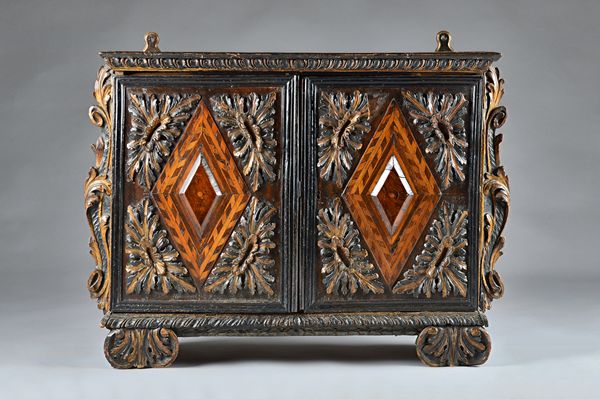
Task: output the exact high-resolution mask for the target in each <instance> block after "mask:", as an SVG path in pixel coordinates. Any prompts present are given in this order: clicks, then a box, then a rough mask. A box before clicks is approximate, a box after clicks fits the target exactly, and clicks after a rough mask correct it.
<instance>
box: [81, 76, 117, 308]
mask: <svg viewBox="0 0 600 399" xmlns="http://www.w3.org/2000/svg"><path fill="white" fill-rule="evenodd" d="M112 78H113V74H112V72H111V71H110V69H108V68H107V67H104V66H103V67H101V68H100V70H99V71H98V77H97V79H96V84H95V86H94V97H95V99H96V102H97V105H93V106H92V107H90V110H89V118H90V121H91V122H92V124H94V125H96V126H98V127H99V128H101V129H102V133H101V135H100V137H98V140H97V141H96V144H95V145H92V150H93V151H94V154H95V156H96V160H95V165H94V166H93V167H91V168H90V171H89V173H88V177H87V179H86V181H85V185H84V194H85V212H86V216H87V220H88V224H89V226H90V231H91V233H92V236H91V238H90V254H91V255H92V257H93V258H94V261H95V263H96V267H95V269H94V271H93V272H92V273H91V275H90V277H89V279H88V283H87V285H88V290H89V291H90V294H91V296H92V297H93V298H97V300H98V308H99V309H102V310H103V311H104V312H106V311H108V306H109V302H110V259H111V258H110V257H111V253H110V241H109V240H110V222H111V221H110V211H111V210H110V207H111V196H112V181H111V165H112V161H111V160H112V136H111V135H112V114H113V109H112V95H113V83H112V81H113V79H112Z"/></svg>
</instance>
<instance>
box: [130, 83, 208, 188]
mask: <svg viewBox="0 0 600 399" xmlns="http://www.w3.org/2000/svg"><path fill="white" fill-rule="evenodd" d="M130 100H131V103H130V105H129V112H130V114H131V129H130V131H129V136H128V139H127V151H128V156H127V179H128V181H133V180H134V179H135V180H137V182H138V183H139V185H140V186H142V187H143V188H144V189H146V190H150V188H151V187H152V184H153V183H154V182H155V181H156V178H157V177H158V175H159V173H160V170H161V169H162V167H163V164H164V162H165V160H166V159H167V157H168V156H169V155H170V154H171V150H172V147H173V145H174V143H175V142H176V140H177V138H178V137H179V136H180V135H181V133H182V132H183V129H184V128H185V125H186V123H187V122H188V121H189V119H190V117H191V114H192V111H193V110H194V109H195V107H196V105H198V102H199V101H200V96H196V95H190V96H188V95H167V94H158V95H157V94H150V95H148V94H139V95H136V94H131V96H130Z"/></svg>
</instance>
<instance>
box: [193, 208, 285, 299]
mask: <svg viewBox="0 0 600 399" xmlns="http://www.w3.org/2000/svg"><path fill="white" fill-rule="evenodd" d="M276 213H277V210H276V209H275V207H273V205H271V204H270V203H269V202H267V201H262V200H259V199H257V198H252V201H250V204H249V205H248V207H247V208H246V210H245V212H244V214H243V216H242V218H241V219H240V222H239V223H238V225H237V227H236V228H235V230H234V231H233V233H232V235H231V238H230V239H229V242H228V244H227V246H226V247H225V249H224V251H223V253H222V254H221V256H220V258H219V261H218V262H217V264H216V265H215V267H214V268H213V270H212V271H211V273H210V275H209V276H208V279H207V280H206V285H205V287H204V290H205V291H207V292H214V293H219V294H224V293H225V292H228V293H230V294H233V295H236V294H238V293H241V292H243V291H246V292H248V293H249V294H250V295H252V296H254V295H256V294H267V295H273V294H274V291H273V288H272V285H273V283H274V282H275V277H274V276H273V275H272V274H271V273H272V271H271V270H272V268H273V266H274V264H275V260H274V259H273V257H272V255H271V250H272V249H274V248H275V243H274V242H273V241H272V238H273V235H274V234H275V227H276V223H275V221H274V218H275V215H276Z"/></svg>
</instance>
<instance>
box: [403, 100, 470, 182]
mask: <svg viewBox="0 0 600 399" xmlns="http://www.w3.org/2000/svg"><path fill="white" fill-rule="evenodd" d="M403 95H404V106H405V107H407V108H408V110H409V112H408V114H409V116H410V117H411V118H412V123H413V124H414V125H416V126H417V130H418V131H419V133H421V134H422V135H423V137H424V138H425V141H426V142H427V147H426V148H425V151H426V152H427V153H428V154H436V163H437V166H436V169H437V172H438V173H440V174H441V177H442V188H444V189H445V188H448V187H449V186H450V185H451V184H452V183H454V182H455V181H456V180H459V181H464V180H465V173H464V171H463V168H464V166H465V165H466V163H467V157H466V151H467V147H468V142H467V137H466V131H465V120H464V115H465V114H466V113H467V107H466V106H467V104H468V101H467V99H465V96H464V94H462V93H459V94H451V93H441V94H439V93H434V92H433V91H429V92H427V93H412V92H410V91H408V90H407V91H404V92H403Z"/></svg>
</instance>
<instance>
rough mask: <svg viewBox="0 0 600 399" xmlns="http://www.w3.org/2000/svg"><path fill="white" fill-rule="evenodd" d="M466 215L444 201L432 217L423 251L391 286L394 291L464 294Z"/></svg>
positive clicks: (426, 293) (417, 294)
mask: <svg viewBox="0 0 600 399" xmlns="http://www.w3.org/2000/svg"><path fill="white" fill-rule="evenodd" d="M467 215H468V212H467V211H466V210H460V209H455V207H453V206H452V205H449V204H448V203H447V202H444V203H443V205H442V208H441V210H440V215H439V218H438V219H436V220H434V221H433V223H432V226H431V227H430V229H429V234H428V235H427V236H426V237H425V244H424V249H423V251H422V252H421V253H420V254H419V255H418V256H417V257H416V259H415V261H416V263H415V264H414V266H413V267H412V268H411V269H409V270H407V271H406V272H405V273H404V278H403V279H402V280H400V281H399V282H398V283H397V284H396V286H395V287H394V293H411V294H413V295H414V296H415V297H418V296H419V295H425V297H427V298H431V297H432V296H433V295H434V294H435V293H441V294H442V297H443V298H446V297H448V296H450V295H454V296H461V297H466V296H467V275H466V271H467V263H466V255H467V251H466V247H467V245H468V241H467Z"/></svg>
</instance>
